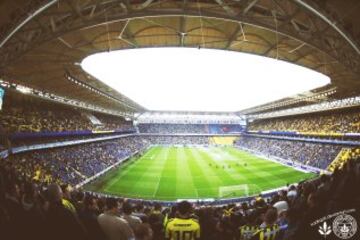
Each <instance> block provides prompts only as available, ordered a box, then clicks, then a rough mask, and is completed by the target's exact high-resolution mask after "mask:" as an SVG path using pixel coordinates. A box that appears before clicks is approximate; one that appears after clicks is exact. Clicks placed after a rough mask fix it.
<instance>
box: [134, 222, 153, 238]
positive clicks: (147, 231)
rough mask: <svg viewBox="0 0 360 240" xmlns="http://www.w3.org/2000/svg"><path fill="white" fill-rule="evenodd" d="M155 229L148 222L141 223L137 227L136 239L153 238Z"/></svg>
mask: <svg viewBox="0 0 360 240" xmlns="http://www.w3.org/2000/svg"><path fill="white" fill-rule="evenodd" d="M152 239H153V231H152V230H151V227H150V226H149V225H148V224H145V223H141V224H138V225H137V226H136V228H135V240H152Z"/></svg>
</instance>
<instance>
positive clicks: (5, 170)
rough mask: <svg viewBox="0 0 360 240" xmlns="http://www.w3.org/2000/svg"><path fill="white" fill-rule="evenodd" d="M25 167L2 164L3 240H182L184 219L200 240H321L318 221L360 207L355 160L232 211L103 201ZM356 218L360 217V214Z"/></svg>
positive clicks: (185, 204) (0, 220) (184, 204)
mask: <svg viewBox="0 0 360 240" xmlns="http://www.w3.org/2000/svg"><path fill="white" fill-rule="evenodd" d="M18 164H19V163H18V162H14V161H7V160H4V161H2V162H0V180H1V181H0V236H1V238H3V239H38V240H42V239H54V240H57V239H59V240H60V239H61V240H63V239H74V240H75V239H76V240H86V239H89V240H97V239H98V240H107V239H108V240H112V239H126V240H130V239H136V240H141V239H147V240H151V239H154V240H162V239H165V238H166V237H168V239H176V238H175V237H174V234H176V232H175V230H174V223H176V222H177V223H184V222H185V223H186V224H183V226H182V227H183V228H182V227H178V228H176V231H180V234H182V232H184V231H185V229H186V227H189V226H192V231H194V235H193V236H194V238H189V239H197V238H195V237H199V238H200V239H204V240H220V239H221V240H234V239H252V240H260V239H266V238H264V236H267V234H271V238H268V239H274V240H304V239H309V240H312V239H320V238H321V236H320V235H319V232H318V229H319V224H322V222H320V223H319V224H317V225H315V226H312V225H311V223H313V222H315V221H316V220H318V219H321V218H323V217H325V216H328V215H329V214H333V213H336V212H338V211H343V210H347V209H360V201H359V200H360V198H359V197H360V189H359V188H357V187H355V188H354V187H353V186H358V184H360V162H359V161H356V160H352V161H348V162H347V163H346V164H345V166H344V167H343V169H342V170H338V169H337V170H335V172H334V173H333V174H332V175H330V176H327V175H323V176H322V177H321V178H320V179H316V180H312V181H308V182H302V183H300V184H299V185H297V186H294V185H291V186H289V187H288V188H287V189H284V190H281V191H279V192H278V193H277V194H275V195H273V196H272V197H270V198H262V197H261V196H259V197H254V198H253V199H251V200H249V201H247V202H238V203H234V204H229V205H226V206H213V205H211V204H207V205H200V204H198V203H194V204H189V203H188V202H186V201H185V202H180V203H178V204H176V205H173V206H161V205H160V204H158V203H157V202H141V201H139V202H137V203H136V204H134V203H133V202H132V201H130V200H127V199H121V198H117V199H116V198H111V197H106V198H105V197H99V196H96V195H94V194H89V193H84V192H82V191H81V190H79V189H72V188H70V187H69V186H68V185H67V184H62V185H58V184H54V183H44V182H42V183H39V182H38V181H35V180H34V179H32V178H29V177H27V176H26V175H24V174H22V173H21V171H23V169H19V168H17V167H16V166H17V165H18ZM53 180H54V179H53ZM52 182H54V181H52ZM352 214H353V216H354V217H355V218H357V219H358V218H359V213H358V212H355V213H352ZM180 226H181V224H180ZM357 236H359V235H357ZM171 237H174V238H171ZM267 237H269V236H267ZM354 239H357V238H356V236H355V238H354Z"/></svg>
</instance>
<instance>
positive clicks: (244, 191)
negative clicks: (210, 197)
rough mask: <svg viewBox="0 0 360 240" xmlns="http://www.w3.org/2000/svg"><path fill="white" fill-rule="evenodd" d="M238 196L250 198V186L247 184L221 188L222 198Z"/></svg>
mask: <svg viewBox="0 0 360 240" xmlns="http://www.w3.org/2000/svg"><path fill="white" fill-rule="evenodd" d="M237 196H249V186H248V185H247V184H241V185H233V186H225V187H219V197H220V198H230V197H237Z"/></svg>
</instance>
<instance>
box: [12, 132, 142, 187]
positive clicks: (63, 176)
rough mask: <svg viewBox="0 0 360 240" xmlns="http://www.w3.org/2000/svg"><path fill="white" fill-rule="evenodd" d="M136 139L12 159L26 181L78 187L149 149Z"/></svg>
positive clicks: (37, 153)
mask: <svg viewBox="0 0 360 240" xmlns="http://www.w3.org/2000/svg"><path fill="white" fill-rule="evenodd" d="M146 147H147V146H146V142H143V141H138V139H136V138H134V137H126V138H120V139H117V140H112V141H106V142H94V143H89V144H82V145H75V146H69V147H64V148H55V149H47V150H40V151H34V152H28V153H23V154H17V155H14V156H13V157H11V162H12V163H14V166H15V167H16V169H17V170H18V171H19V172H21V173H22V174H23V175H24V176H25V177H26V178H30V179H34V180H36V181H39V182H51V181H52V180H53V179H56V181H57V182H59V183H69V184H72V185H73V186H75V185H76V184H79V183H80V182H82V181H84V180H85V179H87V178H89V177H91V176H93V175H95V174H96V173H99V172H101V171H102V170H104V169H105V168H107V167H109V166H111V165H113V164H115V163H116V162H118V161H119V160H121V159H124V158H126V157H129V156H131V155H133V154H134V153H135V152H137V151H141V150H143V149H144V148H146Z"/></svg>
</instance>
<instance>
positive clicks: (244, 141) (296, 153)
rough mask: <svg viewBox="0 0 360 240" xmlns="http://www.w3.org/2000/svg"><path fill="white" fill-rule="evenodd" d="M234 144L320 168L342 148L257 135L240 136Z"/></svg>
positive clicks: (328, 162)
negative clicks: (258, 136)
mask: <svg viewBox="0 0 360 240" xmlns="http://www.w3.org/2000/svg"><path fill="white" fill-rule="evenodd" d="M235 145H236V146H238V147H240V148H245V149H250V150H253V151H255V152H258V153H261V154H264V155H267V156H272V157H274V156H275V157H279V158H283V159H286V160H292V161H298V162H301V163H303V164H305V165H310V166H313V167H317V168H321V169H326V168H327V167H328V165H329V164H330V163H331V162H332V161H333V160H334V159H335V158H336V157H337V156H338V154H339V153H340V151H341V149H342V147H341V146H339V145H330V144H316V143H308V142H301V141H286V140H277V139H268V138H257V137H240V139H239V140H237V141H236V144H235Z"/></svg>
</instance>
